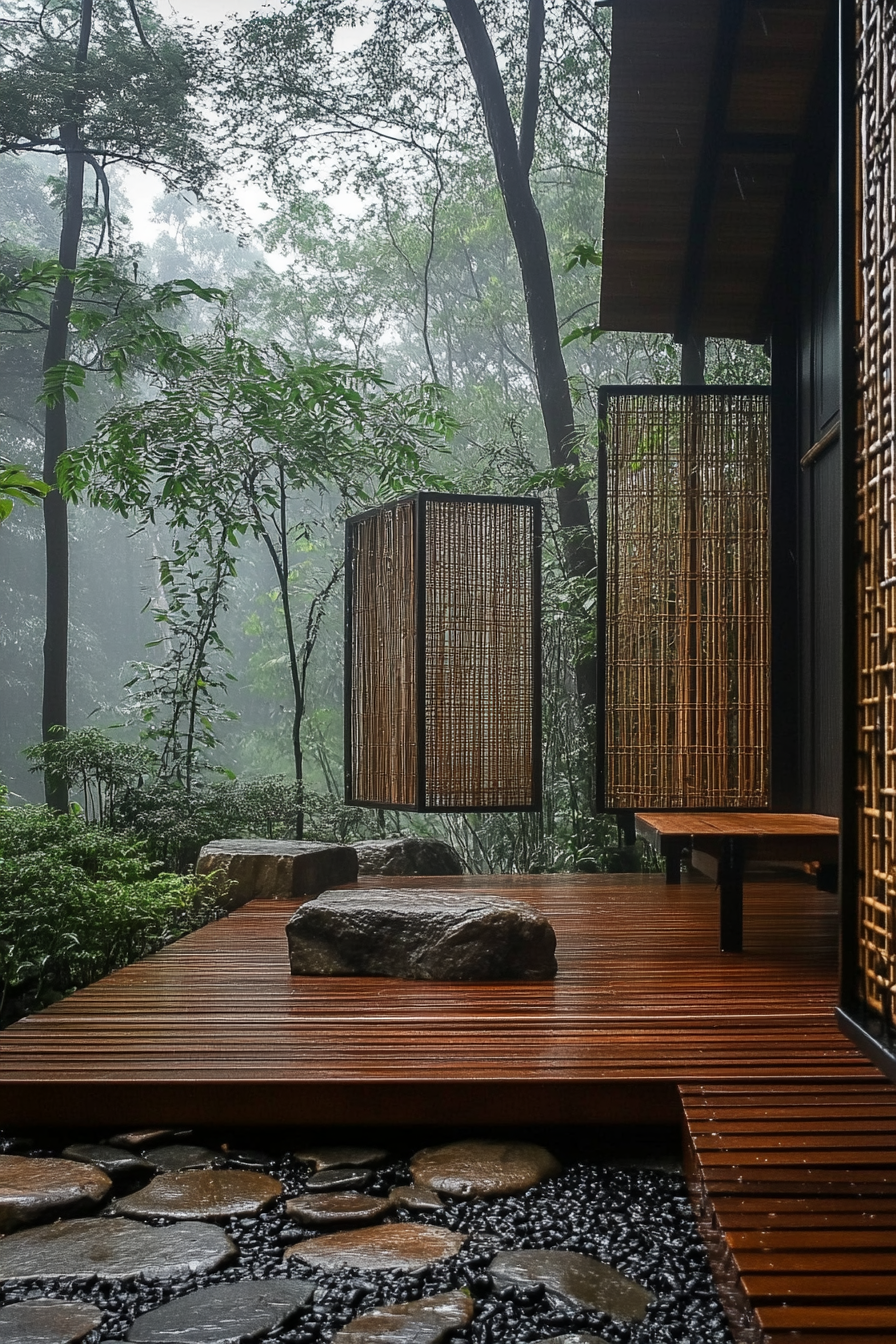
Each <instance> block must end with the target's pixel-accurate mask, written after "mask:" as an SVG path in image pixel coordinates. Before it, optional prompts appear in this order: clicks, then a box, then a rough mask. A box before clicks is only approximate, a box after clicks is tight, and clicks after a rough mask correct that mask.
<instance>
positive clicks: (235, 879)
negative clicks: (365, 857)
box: [196, 840, 358, 910]
mask: <svg viewBox="0 0 896 1344" xmlns="http://www.w3.org/2000/svg"><path fill="white" fill-rule="evenodd" d="M196 871H197V873H220V875H221V878H222V879H223V881H225V882H229V883H230V884H231V885H230V886H229V888H228V889H227V891H226V892H225V894H224V895H223V896H222V904H223V905H224V907H225V909H227V910H236V909H237V908H238V907H239V906H241V905H245V904H246V902H247V901H253V900H256V899H262V900H273V901H298V900H301V899H302V897H303V896H316V895H317V893H318V892H319V891H324V890H325V889H326V888H327V887H339V886H342V884H343V883H345V882H355V881H357V878H358V856H357V854H356V853H355V851H354V849H353V848H352V847H351V846H350V845H326V844H317V843H314V842H312V841H298V840H292V841H290V840H216V841H214V842H213V843H212V844H210V845H204V846H203V848H202V849H201V850H200V851H199V858H198V860H197V862H196Z"/></svg>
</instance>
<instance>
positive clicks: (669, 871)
mask: <svg viewBox="0 0 896 1344" xmlns="http://www.w3.org/2000/svg"><path fill="white" fill-rule="evenodd" d="M683 853H684V845H683V844H682V842H681V841H680V840H667V841H666V843H665V844H664V845H663V856H664V858H665V860H666V886H667V887H680V886H681V856H682V854H683Z"/></svg>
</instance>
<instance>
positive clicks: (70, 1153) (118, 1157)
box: [62, 1143, 154, 1176]
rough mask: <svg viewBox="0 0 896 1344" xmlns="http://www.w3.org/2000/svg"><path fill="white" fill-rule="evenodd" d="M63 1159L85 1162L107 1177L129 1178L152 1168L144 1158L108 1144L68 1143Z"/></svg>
mask: <svg viewBox="0 0 896 1344" xmlns="http://www.w3.org/2000/svg"><path fill="white" fill-rule="evenodd" d="M62 1156H63V1157H67V1158H70V1159H71V1161H72V1162H87V1163H89V1164H90V1165H91V1166H94V1167H99V1169H100V1171H104V1172H105V1173H106V1175H107V1176H131V1175H133V1174H135V1173H137V1172H141V1171H147V1172H148V1171H153V1170H154V1168H153V1167H152V1166H151V1165H150V1163H149V1162H147V1161H146V1159H145V1158H144V1157H138V1155H137V1154H136V1153H132V1152H130V1151H129V1149H127V1148H116V1147H114V1146H113V1145H112V1144H109V1143H70V1144H69V1146H68V1147H67V1148H66V1149H65V1150H64V1152H63V1154H62Z"/></svg>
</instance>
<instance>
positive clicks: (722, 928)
mask: <svg viewBox="0 0 896 1344" xmlns="http://www.w3.org/2000/svg"><path fill="white" fill-rule="evenodd" d="M719 948H720V950H721V951H722V952H742V951H743V950H744V844H743V841H742V840H738V839H736V838H734V837H727V838H726V839H724V840H723V841H722V858H721V860H720V862H719Z"/></svg>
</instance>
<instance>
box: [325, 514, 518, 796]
mask: <svg viewBox="0 0 896 1344" xmlns="http://www.w3.org/2000/svg"><path fill="white" fill-rule="evenodd" d="M345 726H346V741H345V766H346V798H347V800H348V801H349V802H351V803H357V804H361V805H363V806H370V807H382V808H400V809H410V810H414V811H419V812H492V811H495V812H498V811H501V812H504V811H506V812H510V811H531V810H536V809H538V808H540V806H541V504H540V502H539V501H538V500H534V499H504V498H498V497H492V496H474V495H436V494H429V493H425V492H421V493H420V494H417V495H414V496H412V497H411V498H408V499H403V500H400V501H398V502H397V503H396V504H390V505H387V506H385V507H383V508H380V509H374V510H371V511H370V512H368V513H364V514H361V515H359V516H358V517H357V518H352V519H350V520H349V522H348V524H347V527H346V713H345Z"/></svg>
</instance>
